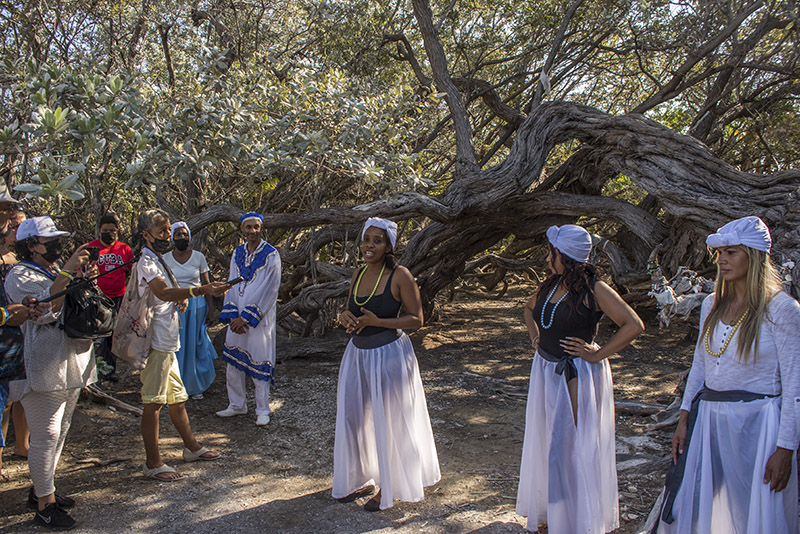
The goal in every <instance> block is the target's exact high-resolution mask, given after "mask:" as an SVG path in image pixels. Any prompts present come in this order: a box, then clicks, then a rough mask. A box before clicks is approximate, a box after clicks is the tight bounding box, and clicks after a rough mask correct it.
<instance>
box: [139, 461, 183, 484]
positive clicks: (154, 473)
mask: <svg viewBox="0 0 800 534" xmlns="http://www.w3.org/2000/svg"><path fill="white" fill-rule="evenodd" d="M162 473H178V474H179V475H180V476H179V477H177V478H163V477H160V476H158V475H160V474H162ZM142 474H144V476H146V477H147V478H152V479H153V480H158V481H159V482H175V481H176V480H181V479H182V478H186V475H184V474H183V473H179V472H178V470H177V469H175V468H174V467H170V466H168V465H167V464H164V465H161V466H159V467H153V468H152V469H151V468H149V467H147V464H144V466H142Z"/></svg>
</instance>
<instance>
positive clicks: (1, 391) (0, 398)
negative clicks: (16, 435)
mask: <svg viewBox="0 0 800 534" xmlns="http://www.w3.org/2000/svg"><path fill="white" fill-rule="evenodd" d="M7 402H8V380H3V381H0V425H1V424H3V412H4V411H5V410H6V403H7ZM5 446H6V440H5V436H3V433H2V432H0V447H5Z"/></svg>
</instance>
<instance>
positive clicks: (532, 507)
mask: <svg viewBox="0 0 800 534" xmlns="http://www.w3.org/2000/svg"><path fill="white" fill-rule="evenodd" d="M547 238H548V240H549V246H550V254H549V255H548V256H547V262H548V267H549V269H550V272H551V275H550V276H549V277H548V278H547V280H545V281H544V283H543V284H542V285H541V287H540V288H539V291H538V292H537V294H536V295H534V296H533V297H531V299H530V300H529V301H528V303H527V305H526V306H525V324H526V325H527V327H528V333H529V334H530V338H531V342H532V344H533V348H534V349H535V350H536V354H535V355H534V359H533V365H532V368H531V379H530V387H529V390H528V405H527V410H526V416H525V440H524V443H523V447H522V465H521V468H520V476H519V491H518V493H517V513H518V514H520V515H522V516H526V517H527V518H528V524H527V528H528V530H536V529H538V527H539V525H540V524H542V523H547V525H548V527H549V532H554V533H562V532H564V533H567V532H568V533H570V534H580V533H589V532H591V533H595V534H597V533H603V532H609V531H611V530H614V529H615V528H617V527H618V526H619V510H618V494H617V469H616V463H615V444H614V396H613V390H612V385H611V368H610V367H609V364H608V360H607V358H608V357H609V356H611V355H612V354H614V353H616V352H617V351H619V350H621V349H623V348H624V347H626V346H627V345H628V344H629V343H630V342H631V341H632V340H633V339H634V338H635V337H636V336H638V335H639V334H640V333H641V332H642V331H643V330H644V325H643V324H642V321H641V319H639V317H638V316H637V315H636V313H635V312H634V311H633V310H632V309H631V308H630V306H628V305H627V304H626V303H625V302H624V301H623V300H622V299H621V298H620V296H619V295H618V294H617V293H616V292H615V291H614V290H613V289H611V288H610V287H609V286H608V285H607V284H606V283H604V282H602V281H600V280H598V278H597V272H596V270H595V268H594V266H592V265H590V264H588V263H587V261H588V259H589V253H590V252H591V248H592V239H591V236H590V235H589V233H588V232H587V231H586V230H584V229H583V228H581V227H580V226H576V225H571V224H569V225H564V226H561V227H557V226H551V227H550V228H549V229H548V230H547ZM603 314H605V315H608V316H609V317H610V318H611V320H612V321H614V322H615V323H616V324H617V325H618V326H619V327H620V328H619V330H618V331H617V333H616V334H614V336H613V337H612V338H611V339H610V340H609V341H608V343H606V344H605V345H604V346H602V347H600V346H599V345H597V344H596V343H595V342H594V338H595V335H596V333H597V323H598V321H599V320H600V317H602V315H603Z"/></svg>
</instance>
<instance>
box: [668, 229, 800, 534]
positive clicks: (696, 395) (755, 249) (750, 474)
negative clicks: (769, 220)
mask: <svg viewBox="0 0 800 534" xmlns="http://www.w3.org/2000/svg"><path fill="white" fill-rule="evenodd" d="M706 244H707V245H708V247H709V249H710V250H711V251H712V253H713V257H714V259H715V261H716V264H717V280H716V288H715V290H714V293H713V294H711V295H709V296H708V297H706V299H705V300H704V301H703V306H702V309H701V313H700V334H699V336H698V339H697V345H696V347H695V351H694V359H693V361H692V367H691V370H690V372H689V377H688V378H687V382H686V390H685V392H684V394H683V403H682V404H681V412H680V419H679V421H678V426H677V429H676V430H675V434H674V436H673V438H672V457H673V465H672V467H670V469H669V471H668V473H667V480H666V489H665V492H664V505H663V507H662V509H661V514H660V521H659V523H658V524H657V525H656V527H655V530H654V531H655V532H658V533H661V534H673V533H674V534H678V533H680V534H692V533H711V534H717V533H720V534H722V533H725V534H728V533H734V534H736V533H767V532H769V533H770V534H789V533H791V534H796V533H797V531H798V500H797V499H798V495H797V492H798V488H797V458H796V455H795V451H796V449H797V446H798V441H800V432H798V428H797V427H798V413H797V412H798V406H800V304H798V302H797V301H796V300H794V299H793V298H792V297H791V296H790V295H788V294H787V293H785V292H784V291H783V290H782V289H781V283H780V279H779V277H778V276H777V273H776V271H775V268H774V267H773V265H772V262H771V260H770V257H769V251H770V249H771V246H772V239H771V237H770V233H769V229H768V228H767V225H766V224H764V222H763V221H762V220H761V219H759V218H758V217H753V216H750V217H743V218H741V219H737V220H735V221H732V222H730V223H728V224H726V225H725V226H723V227H722V228H720V229H719V230H717V232H715V233H713V234H711V235H709V236H708V238H707V239H706Z"/></svg>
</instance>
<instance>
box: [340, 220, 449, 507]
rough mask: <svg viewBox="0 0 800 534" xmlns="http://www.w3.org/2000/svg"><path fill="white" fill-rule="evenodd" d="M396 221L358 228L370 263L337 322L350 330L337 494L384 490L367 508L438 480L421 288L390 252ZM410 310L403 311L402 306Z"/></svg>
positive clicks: (416, 493) (347, 496)
mask: <svg viewBox="0 0 800 534" xmlns="http://www.w3.org/2000/svg"><path fill="white" fill-rule="evenodd" d="M396 240H397V224H395V223H394V222H392V221H388V220H385V219H380V218H377V217H372V218H370V219H368V220H367V222H366V223H365V224H364V229H363V230H362V233H361V252H362V254H363V256H364V261H365V262H366V264H367V265H366V266H365V267H363V268H361V269H359V270H357V271H356V272H355V273H354V274H353V279H352V281H351V284H350V294H349V296H348V300H347V310H345V311H344V312H343V313H342V314H341V316H340V317H339V322H340V323H341V325H342V326H344V327H345V329H346V330H347V332H348V333H350V334H353V337H352V339H351V340H350V342H349V343H348V344H347V348H346V349H345V352H344V357H343V358H342V364H341V366H340V368H339V389H338V395H337V410H336V441H335V444H334V450H333V497H334V498H336V499H338V500H339V501H341V502H350V501H353V500H355V499H356V498H358V497H361V496H365V495H370V494H371V493H372V492H373V491H374V485H378V486H379V487H380V490H379V491H378V493H377V494H376V495H375V496H374V497H373V498H372V499H370V500H369V501H368V502H367V503H366V505H365V506H364V509H365V510H367V511H377V510H382V509H386V508H389V507H391V506H392V504H393V501H394V499H400V500H402V501H421V500H422V499H424V498H425V494H424V491H423V488H424V487H425V486H430V485H433V484H435V483H436V482H438V481H439V479H440V472H439V460H438V457H437V455H436V444H435V443H434V441H433V431H432V430H431V422H430V418H429V417H428V408H427V404H426V403H425V392H424V390H423V389H422V379H421V378H420V374H419V367H418V366H417V357H416V355H415V354H414V348H413V347H412V346H411V340H410V339H409V338H408V336H407V335H405V334H404V333H403V332H402V331H401V329H413V328H419V327H421V326H422V321H423V319H422V303H421V300H420V296H419V288H418V287H417V283H416V281H415V280H414V277H413V276H412V275H411V272H409V270H408V269H406V268H405V267H402V266H399V265H396V264H395V262H394V256H393V255H392V251H393V250H394V246H395V242H396ZM401 305H402V307H403V308H404V309H405V314H404V315H401V316H399V317H398V313H399V312H400V308H401Z"/></svg>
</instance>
